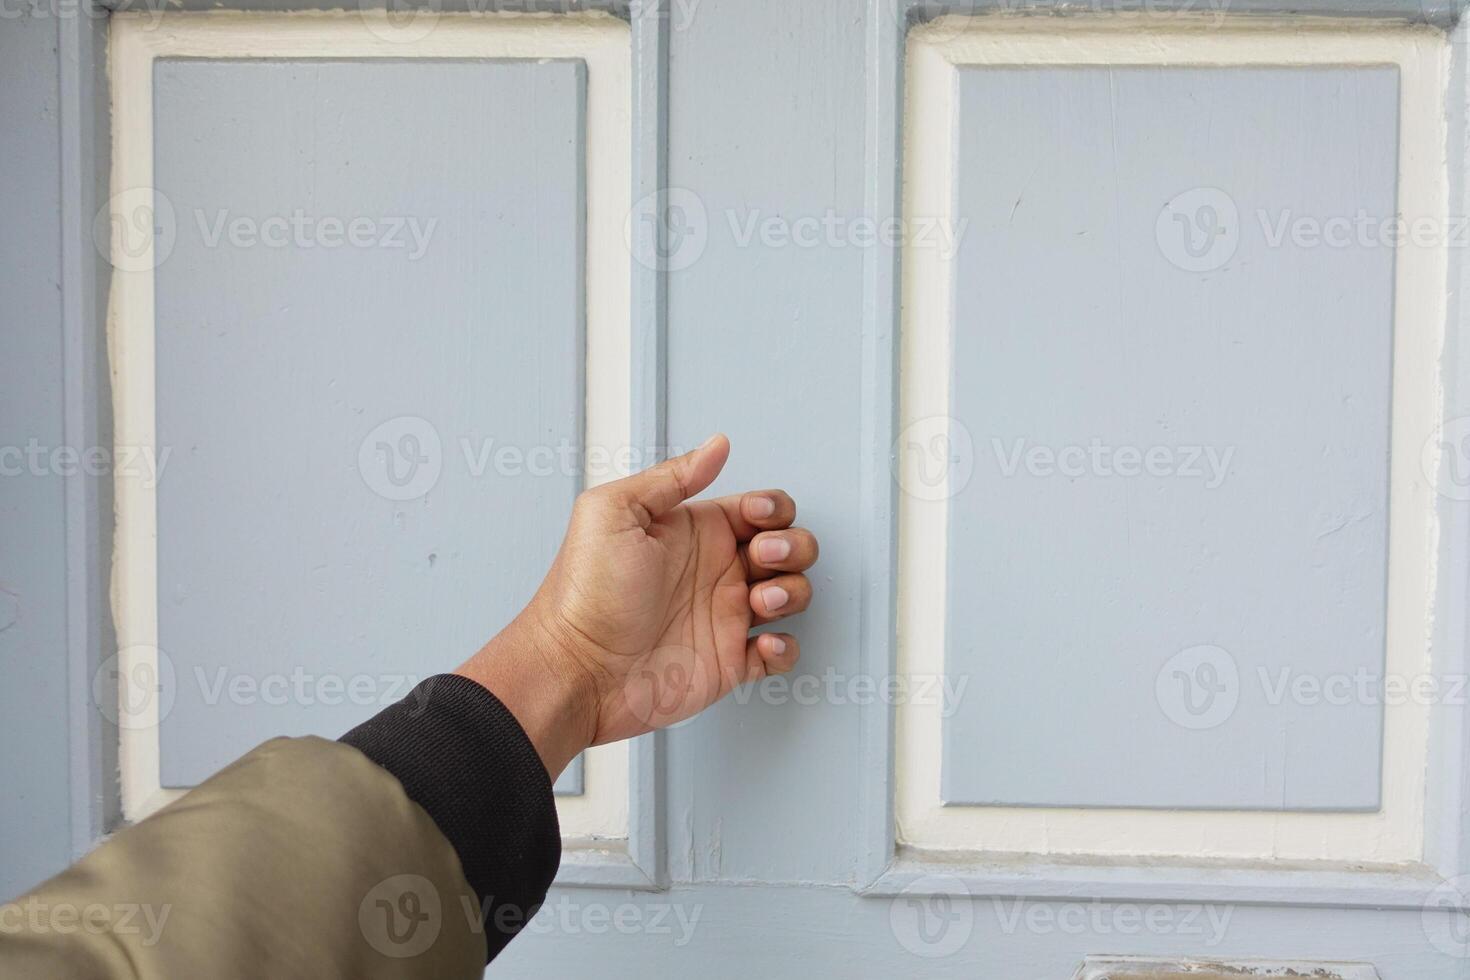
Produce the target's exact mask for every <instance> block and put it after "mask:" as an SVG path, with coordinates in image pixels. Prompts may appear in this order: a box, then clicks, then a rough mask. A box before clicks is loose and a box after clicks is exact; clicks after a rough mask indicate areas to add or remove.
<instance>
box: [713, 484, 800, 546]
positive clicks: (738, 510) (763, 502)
mask: <svg viewBox="0 0 1470 980" xmlns="http://www.w3.org/2000/svg"><path fill="white" fill-rule="evenodd" d="M710 503H713V504H716V505H718V506H719V508H720V510H722V511H724V512H725V520H727V521H729V522H730V530H732V531H734V532H735V538H736V540H738V541H749V540H750V539H751V538H752V537H753V536H754V535H755V534H756V533H757V532H759V531H771V530H780V529H781V528H784V527H790V526H791V522H792V521H794V520H796V501H794V500H792V499H791V495H790V494H788V493H787V492H786V491H785V490H750V491H748V492H746V493H735V494H731V495H730V496H728V497H717V498H716V499H714V500H712V501H710Z"/></svg>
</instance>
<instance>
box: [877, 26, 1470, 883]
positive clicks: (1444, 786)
mask: <svg viewBox="0 0 1470 980" xmlns="http://www.w3.org/2000/svg"><path fill="white" fill-rule="evenodd" d="M1098 2H1102V3H1105V5H1106V7H1107V9H1109V10H1114V11H1124V10H1147V11H1155V10H1168V9H1174V10H1179V9H1185V10H1187V9H1190V8H1192V7H1195V8H1197V6H1198V3H1197V0H1166V2H1157V3H1155V2H1148V0H1143V2H1139V0H1098ZM1018 8H1019V9H1023V10H1024V11H1026V12H1028V13H1030V12H1035V13H1039V14H1057V13H1072V12H1080V13H1087V12H1089V11H1090V10H1092V9H1094V7H1093V6H1092V5H1088V4H1084V5H1083V7H1082V8H1081V10H1080V11H1079V10H1078V8H1077V7H1076V6H1075V5H1073V4H1069V3H1066V2H1064V0H1039V2H1020V3H1018V2H1016V0H869V3H868V17H869V22H868V35H867V50H866V55H867V63H868V67H869V71H870V73H871V74H870V77H869V82H868V86H867V100H866V102H867V104H866V112H865V115H866V124H867V133H866V143H865V159H866V164H867V184H866V188H865V206H866V213H867V214H869V215H870V216H873V217H874V218H876V219H879V220H881V218H882V217H886V216H893V217H895V218H900V219H901V217H902V200H903V193H902V186H903V182H902V159H903V106H904V72H905V63H904V62H905V46H906V44H907V32H908V30H909V29H910V28H912V27H914V26H916V25H918V24H921V23H924V22H926V21H928V20H930V19H933V18H934V17H938V16H942V15H945V14H952V13H969V14H979V15H981V16H985V15H994V16H999V15H1001V14H1006V13H1014V12H1016V11H1017V10H1018ZM1230 10H1231V13H1230V16H1231V17H1232V18H1233V17H1236V16H1238V15H1240V14H1245V15H1260V16H1252V17H1251V20H1253V21H1254V22H1257V23H1259V22H1260V21H1261V19H1262V17H1263V16H1270V15H1275V16H1277V17H1291V16H1298V15H1320V16H1335V17H1339V18H1343V17H1353V18H1379V19H1381V21H1382V23H1383V24H1384V26H1389V25H1392V24H1414V25H1425V24H1427V25H1431V26H1435V27H1439V28H1442V29H1445V30H1446V31H1447V32H1448V33H1449V37H1448V39H1447V43H1448V46H1449V49H1450V58H1451V67H1450V71H1449V75H1448V85H1447V91H1446V105H1445V109H1446V115H1447V117H1448V120H1447V121H1448V134H1447V145H1448V146H1451V147H1455V146H1465V145H1467V143H1466V140H1467V139H1470V121H1467V120H1466V118H1465V115H1466V112H1465V109H1466V105H1467V102H1470V52H1467V45H1466V43H1465V42H1466V38H1467V37H1470V31H1467V28H1466V27H1464V26H1462V25H1461V24H1460V21H1461V14H1462V13H1463V11H1464V10H1465V4H1464V2H1463V0H1432V2H1430V3H1425V4H1422V5H1421V4H1419V3H1417V2H1414V0H1298V2H1292V0H1245V2H1243V3H1239V2H1233V3H1232V4H1231V7H1230ZM1467 164H1470V161H1467V160H1466V159H1465V158H1464V157H1463V156H1458V157H1454V158H1451V159H1449V160H1448V171H1449V172H1448V186H1449V205H1448V213H1449V214H1451V215H1454V214H1457V213H1458V214H1466V213H1470V165H1467ZM1449 251H1450V255H1449V263H1450V268H1449V276H1448V280H1447V287H1448V292H1449V304H1448V307H1447V317H1446V323H1445V346H1444V349H1443V351H1442V354H1441V365H1440V367H1441V371H1442V374H1443V381H1444V404H1443V412H1442V415H1441V418H1442V419H1449V418H1455V417H1459V416H1465V415H1470V306H1467V305H1466V304H1470V300H1466V299H1464V298H1463V297H1464V294H1465V292H1466V289H1467V288H1470V258H1467V257H1466V256H1464V255H1461V254H1457V252H1463V251H1464V250H1463V249H1461V250H1449ZM863 277H864V278H863V281H864V297H863V300H864V302H863V362H862V364H863V367H862V392H863V398H864V402H863V410H862V414H863V417H862V423H861V424H862V430H861V431H862V443H861V452H862V473H863V483H862V490H861V492H862V506H863V524H862V534H863V547H862V565H861V576H862V583H863V589H862V594H863V597H864V598H863V608H862V614H861V634H860V635H861V659H862V665H863V671H864V673H866V674H868V675H869V676H873V677H886V676H891V675H892V674H893V673H894V672H895V669H896V665H897V664H896V661H897V628H896V626H897V617H896V608H897V603H896V599H897V559H898V520H897V515H898V485H897V481H896V479H894V478H893V477H892V475H891V472H890V466H892V465H893V464H894V463H895V457H894V452H895V448H894V447H895V441H894V440H895V439H896V438H897V436H898V435H899V432H898V418H899V380H898V379H899V367H900V360H901V359H900V356H899V338H900V336H901V333H900V331H901V310H900V296H901V291H900V286H901V278H900V277H901V269H900V250H899V248H897V247H894V246H893V245H891V244H886V245H885V244H880V245H878V246H877V247H874V248H872V249H869V250H868V252H867V254H866V255H865V257H864V271H863ZM1436 511H1437V517H1438V519H1439V522H1440V544H1439V549H1440V550H1439V554H1438V556H1437V557H1438V560H1439V561H1438V568H1439V571H1438V576H1437V580H1436V582H1435V609H1436V611H1437V615H1436V616H1435V636H1434V638H1433V644H1432V656H1433V667H1434V669H1435V670H1437V671H1439V672H1454V673H1459V674H1465V673H1467V672H1470V617H1467V610H1466V604H1467V596H1470V505H1467V504H1465V503H1457V502H1455V501H1453V500H1450V499H1448V498H1447V497H1445V496H1443V495H1441V496H1440V497H1439V499H1438V501H1437V503H1436ZM895 732H896V712H895V708H894V707H893V706H892V705H887V704H878V705H874V706H872V707H870V708H868V709H866V710H865V711H864V712H863V714H862V719H861V729H860V739H859V742H860V744H859V751H860V752H861V753H862V757H863V758H865V759H874V760H881V763H880V764H879V765H877V766H874V767H873V768H874V770H875V771H876V775H875V776H874V778H871V779H869V780H866V781H865V782H864V783H863V786H862V790H861V794H860V798H859V801H858V819H859V822H860V826H861V828H862V839H861V841H860V842H859V844H858V853H857V860H856V865H857V866H856V872H855V877H856V882H855V890H856V891H858V892H859V893H860V894H863V895H871V896H875V897H877V896H885V897H891V896H894V895H898V894H905V895H923V894H941V893H944V892H947V891H954V890H960V891H962V892H963V893H967V894H970V895H972V896H977V897H979V896H989V897H1024V898H1079V897H1085V898H1089V899H1097V900H1124V899H1126V900H1151V901H1207V902H1219V901H1230V902H1234V903H1239V904H1264V905H1307V906H1326V907H1354V908H1356V907H1374V908H1385V907H1391V908H1423V907H1424V906H1425V903H1426V901H1428V900H1429V899H1430V898H1432V897H1433V894H1434V892H1435V889H1436V887H1437V886H1439V885H1441V883H1442V882H1444V881H1445V880H1447V879H1451V878H1455V877H1457V876H1460V875H1466V874H1470V816H1467V815H1470V710H1466V709H1465V708H1463V707H1459V708H1457V707H1456V706H1453V705H1445V704H1442V703H1441V704H1436V705H1435V706H1434V708H1433V710H1432V712H1431V717H1430V734H1429V748H1428V764H1429V771H1430V773H1438V774H1440V775H1439V776H1438V777H1433V776H1432V777H1431V778H1430V779H1429V780H1428V783H1427V785H1426V799H1425V827H1424V861H1423V862H1422V863H1417V864H1411V865H1403V866H1377V867H1361V866H1344V865H1341V864H1337V863H1333V862H1323V863H1303V864H1300V865H1291V866H1288V865H1286V864H1284V863H1283V864H1282V865H1266V864H1264V863H1262V862H1256V863H1254V864H1248V863H1244V862H1237V863H1233V864H1230V863H1223V862H1222V863H1218V864H1216V863H1209V862H1193V861H1190V862H1183V861H1181V862H1164V861H1160V860H1157V859H1140V861H1132V860H1131V859H1125V858H1121V857H1120V858H1114V859H1101V858H1078V859H1076V860H1058V859H1057V858H1056V857H1054V856H1041V855H1036V856H1032V855H1022V856H1016V857H1015V858H1014V860H1012V859H1011V858H1010V857H1009V856H1006V859H1005V860H1003V861H997V860H995V859H994V858H993V856H992V857H987V856H985V855H984V854H983V853H981V852H965V853H962V854H953V853H939V852H932V851H924V850H920V849H915V848H908V847H900V846H899V845H898V843H897V825H896V820H895V812H894V810H895V798H896V792H895V791H896V786H897V783H896V778H895V777H896V773H895V746H894V741H895ZM1125 860H1127V861H1129V864H1128V865H1124V864H1123V862H1124V861H1125ZM1436 904H1437V906H1438V907H1443V908H1452V907H1453V908H1467V907H1470V902H1466V901H1465V900H1464V898H1463V896H1462V895H1460V894H1459V892H1456V893H1455V895H1454V899H1453V901H1451V902H1449V903H1445V902H1439V903H1436Z"/></svg>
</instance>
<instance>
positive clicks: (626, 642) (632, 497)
mask: <svg viewBox="0 0 1470 980" xmlns="http://www.w3.org/2000/svg"><path fill="white" fill-rule="evenodd" d="M729 455H730V443H729V441H728V440H727V439H726V438H725V437H724V436H715V437H713V438H712V439H710V440H709V441H708V442H706V443H705V444H704V445H703V446H700V447H699V448H698V449H696V450H694V451H693V452H691V453H687V454H685V455H683V456H680V457H678V458H677V459H672V460H669V461H668V462H665V463H662V464H660V465H658V466H655V467H653V468H651V469H648V470H645V471H644V472H642V473H639V474H637V475H636V476H631V477H628V478H627V479H623V480H618V481H617V482H615V483H609V484H606V485H604V486H601V487H597V488H596V489H593V490H589V491H587V492H585V493H583V494H582V495H581V496H580V497H579V498H577V503H576V506H575V508H574V509H573V511H572V521H571V526H570V527H569V528H568V530H567V535H566V539H565V540H564V541H563V542H562V546H561V551H560V552H559V553H558V555H557V557H556V560H555V562H553V564H552V566H551V571H550V572H549V573H548V574H547V576H546V580H545V581H544V582H543V583H542V584H541V588H540V589H539V590H538V591H537V593H536V596H535V597H534V598H533V599H532V600H531V603H530V605H528V606H527V607H526V609H525V610H524V611H522V613H521V614H520V615H519V616H517V617H516V620H515V621H514V622H513V623H512V624H511V625H510V626H509V627H507V628H506V630H505V631H504V632H502V633H501V634H499V635H498V636H496V637H495V639H493V640H491V641H490V642H489V643H488V644H486V646H485V647H484V649H482V650H481V651H480V652H479V653H477V654H476V655H475V656H474V657H472V658H471V659H470V660H469V661H467V662H466V663H465V664H464V665H463V666H461V667H460V668H459V670H458V671H456V673H459V674H462V675H464V676H466V677H469V678H471V679H473V680H476V681H479V682H480V683H481V684H483V685H484V686H485V687H486V688H488V689H489V690H490V691H491V692H493V693H494V694H495V695H496V696H497V697H499V698H500V700H501V701H503V702H504V703H505V704H506V706H507V707H508V708H509V709H510V710H511V712H512V713H513V714H514V715H515V716H516V718H517V720H518V721H520V722H521V725H522V727H524V728H525V729H526V731H527V734H528V735H530V737H531V740H532V742H533V743H535V745H536V749H537V751H538V752H539V753H540V754H541V758H542V761H543V762H545V763H546V768H547V771H548V772H549V773H550V774H551V776H552V778H553V779H555V778H556V776H557V775H558V774H559V773H560V772H561V770H562V769H564V768H565V767H566V764H567V763H568V762H570V761H571V760H572V758H574V757H575V756H576V754H577V753H578V752H580V751H581V750H582V749H584V748H586V747H587V746H589V745H600V744H602V743H604V742H613V741H617V740H618V739H624V738H631V737H632V736H634V735H640V734H642V733H644V732H647V731H651V730H653V729H655V728H662V727H665V726H667V725H672V724H674V723H676V722H679V721H682V720H684V719H685V718H688V717H690V716H692V715H695V714H697V713H699V712H700V711H703V710H704V709H705V708H707V707H708V706H709V705H711V704H713V703H714V702H716V701H718V700H719V699H720V698H722V697H724V696H725V695H726V694H728V693H729V692H730V691H731V690H732V689H733V688H735V687H736V686H737V685H739V684H743V683H747V682H750V681H757V680H760V679H761V678H763V677H766V676H768V675H770V674H783V673H785V672H787V671H789V670H790V669H791V668H792V667H793V666H794V665H795V663H796V659H797V657H798V655H799V654H800V645H799V644H798V643H797V641H796V638H795V637H794V636H791V635H790V634H788V633H763V634H760V635H757V636H751V635H750V631H751V629H752V627H755V626H763V625H765V624H767V623H773V622H776V621H778V620H781V619H784V618H786V617H787V616H791V615H794V614H796V613H799V612H801V611H802V610H804V609H806V608H807V606H808V604H810V602H811V598H812V587H811V582H810V581H809V580H808V579H807V577H806V576H805V575H803V574H801V573H802V572H804V571H805V570H806V569H808V568H810V567H811V566H812V565H813V563H815V562H816V560H817V539H816V538H815V537H814V536H813V535H812V533H811V532H810V531H807V530H804V529H802V528H796V527H792V526H791V524H792V521H794V520H795V518H796V504H795V503H794V502H793V501H792V500H791V498H790V497H789V496H787V495H786V494H785V493H784V492H782V491H780V490H758V491H752V492H748V493H743V494H737V495H733V496H729V497H721V498H718V499H716V500H703V501H696V502H687V501H688V498H690V497H692V496H694V495H695V494H698V493H699V492H700V491H702V490H704V489H705V488H706V487H708V486H709V485H710V484H711V483H713V482H714V480H715V477H717V476H718V475H719V473H720V470H721V469H722V468H723V467H724V465H725V461H726V460H727V459H728V458H729Z"/></svg>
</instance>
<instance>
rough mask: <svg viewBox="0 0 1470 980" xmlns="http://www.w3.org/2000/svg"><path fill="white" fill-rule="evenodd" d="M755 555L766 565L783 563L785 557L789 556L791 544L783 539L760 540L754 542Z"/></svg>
mask: <svg viewBox="0 0 1470 980" xmlns="http://www.w3.org/2000/svg"><path fill="white" fill-rule="evenodd" d="M755 554H756V557H757V558H759V559H760V560H761V561H763V562H766V563H767V564H769V563H771V562H773V561H785V560H786V556H787V555H789V554H791V542H790V541H787V540H786V539H785V538H761V539H760V541H758V542H756V546H755Z"/></svg>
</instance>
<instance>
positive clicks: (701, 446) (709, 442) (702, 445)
mask: <svg viewBox="0 0 1470 980" xmlns="http://www.w3.org/2000/svg"><path fill="white" fill-rule="evenodd" d="M719 437H720V434H719V433H718V432H716V433H715V434H714V435H712V436H710V437H709V438H708V439H706V440H705V441H704V442H701V443H700V444H699V449H697V450H695V452H699V450H702V449H708V448H709V447H710V446H713V445H714V444H715V440H716V439H718V438H719Z"/></svg>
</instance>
